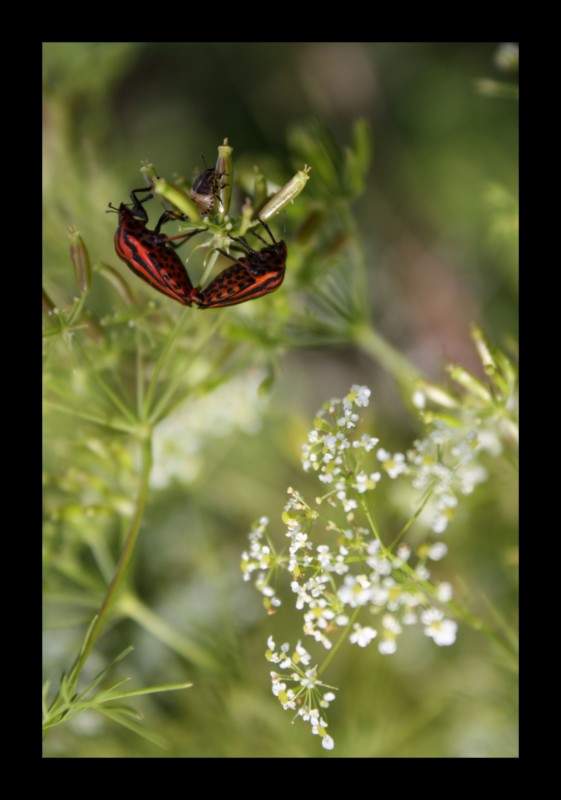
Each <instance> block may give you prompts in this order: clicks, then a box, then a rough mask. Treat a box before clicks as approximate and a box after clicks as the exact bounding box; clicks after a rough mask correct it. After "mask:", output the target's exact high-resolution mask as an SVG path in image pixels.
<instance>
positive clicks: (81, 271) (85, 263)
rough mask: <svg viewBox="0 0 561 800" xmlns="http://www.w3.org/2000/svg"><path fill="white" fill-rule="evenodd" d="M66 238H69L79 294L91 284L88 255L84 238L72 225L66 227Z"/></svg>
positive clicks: (87, 289)
mask: <svg viewBox="0 0 561 800" xmlns="http://www.w3.org/2000/svg"><path fill="white" fill-rule="evenodd" d="M68 238H69V239H70V258H71V260H72V264H73V265H74V274H75V276H76V283H77V285H78V289H79V290H80V292H81V294H84V293H85V292H87V291H89V289H90V287H91V285H92V267H91V263H90V256H89V253H88V250H87V248H86V245H85V244H84V240H83V239H82V237H81V236H80V233H79V231H78V230H77V229H76V228H75V227H74V226H73V225H71V226H70V227H69V228H68Z"/></svg>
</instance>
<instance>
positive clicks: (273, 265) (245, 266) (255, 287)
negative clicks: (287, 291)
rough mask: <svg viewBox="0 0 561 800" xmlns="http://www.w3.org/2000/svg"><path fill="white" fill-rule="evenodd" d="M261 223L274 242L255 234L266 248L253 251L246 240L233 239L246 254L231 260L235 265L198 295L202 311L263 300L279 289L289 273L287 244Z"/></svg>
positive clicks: (198, 303) (226, 254)
mask: <svg viewBox="0 0 561 800" xmlns="http://www.w3.org/2000/svg"><path fill="white" fill-rule="evenodd" d="M261 224H262V225H263V227H264V228H265V229H266V230H267V232H268V234H269V236H270V237H271V239H272V242H273V243H272V244H268V243H267V242H266V241H265V240H264V239H263V238H262V237H261V236H259V234H258V233H256V232H255V231H251V233H253V234H254V235H255V236H257V238H258V239H260V240H261V241H262V242H263V243H264V244H265V245H266V246H265V247H264V248H262V249H261V250H253V249H252V248H251V247H250V245H249V244H248V242H247V241H246V240H245V239H244V238H240V239H234V241H236V242H239V243H240V245H241V248H242V250H243V251H244V253H245V254H244V255H243V256H241V257H240V258H238V259H232V260H234V264H232V266H231V267H227V268H226V269H225V270H224V271H223V272H221V273H220V275H218V276H217V277H216V278H215V279H214V280H213V281H211V283H209V285H208V286H207V287H206V289H204V290H203V291H201V292H200V293H199V295H198V297H197V298H196V300H194V302H195V303H196V304H197V305H198V306H199V308H222V307H224V306H235V305H238V303H245V302H246V301H247V300H254V299H256V298H257V297H263V295H266V294H270V293H271V292H274V291H275V289H278V288H279V286H280V285H281V283H282V282H283V280H284V273H285V270H286V256H287V249H286V244H285V243H284V242H277V241H276V240H275V237H274V236H273V234H272V233H271V231H270V229H269V227H268V226H267V225H266V224H265V223H264V222H263V221H261ZM233 238H234V237H233ZM220 252H222V251H220ZM223 255H225V256H227V257H228V258H230V259H231V258H232V256H231V255H229V254H228V253H225V252H224V253H223Z"/></svg>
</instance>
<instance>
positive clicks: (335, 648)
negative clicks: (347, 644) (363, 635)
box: [318, 606, 360, 677]
mask: <svg viewBox="0 0 561 800" xmlns="http://www.w3.org/2000/svg"><path fill="white" fill-rule="evenodd" d="M359 612H360V606H357V607H356V608H355V610H354V611H353V613H352V614H351V617H350V619H349V621H348V623H347V624H346V625H345V627H344V628H343V632H342V633H341V635H340V636H339V638H338V639H337V641H336V642H335V644H334V645H333V647H332V649H331V651H330V653H329V655H328V656H327V658H326V659H325V661H324V662H323V664H322V665H321V667H320V668H319V669H318V677H319V676H320V675H321V674H322V673H324V672H325V670H326V669H327V667H328V666H329V665H330V664H331V662H332V661H333V659H334V658H335V655H336V653H337V651H338V650H339V648H340V647H341V645H342V644H343V642H344V641H345V639H346V638H347V636H348V635H349V633H350V631H351V628H352V627H353V624H354V622H355V620H356V618H357V617H358V615H359Z"/></svg>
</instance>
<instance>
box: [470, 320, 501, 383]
mask: <svg viewBox="0 0 561 800" xmlns="http://www.w3.org/2000/svg"><path fill="white" fill-rule="evenodd" d="M471 336H472V339H473V341H474V342H475V346H476V347H477V352H478V353H479V358H480V359H481V363H482V364H483V369H484V370H485V372H486V373H487V375H493V374H494V373H495V372H496V369H497V365H496V364H495V359H494V358H493V356H492V355H491V351H490V349H489V345H488V344H487V342H486V341H485V337H484V336H483V333H482V331H481V330H480V329H479V328H478V327H476V326H475V325H474V326H473V328H472V330H471Z"/></svg>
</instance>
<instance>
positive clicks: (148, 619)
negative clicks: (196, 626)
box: [119, 592, 218, 671]
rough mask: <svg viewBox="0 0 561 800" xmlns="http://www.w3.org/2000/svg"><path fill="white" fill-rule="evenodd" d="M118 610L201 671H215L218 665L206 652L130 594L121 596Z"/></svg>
mask: <svg viewBox="0 0 561 800" xmlns="http://www.w3.org/2000/svg"><path fill="white" fill-rule="evenodd" d="M119 610H120V611H122V612H123V613H124V614H126V615H127V616H128V617H129V618H130V619H132V620H134V621H135V622H136V623H138V625H140V626H141V627H142V628H144V630H146V631H148V632H149V633H151V634H152V636H154V637H155V638H156V639H158V640H159V641H160V642H163V644H165V645H167V646H168V647H169V648H171V649H172V650H173V651H174V652H175V653H177V654H178V655H179V656H181V657H182V658H184V659H186V660H187V661H189V662H190V663H192V664H196V665H197V666H198V667H202V668H203V669H211V670H214V671H216V669H217V667H218V663H217V662H216V661H215V659H214V658H213V657H212V656H211V655H210V654H209V653H208V652H207V651H206V650H204V649H203V648H202V647H200V646H199V645H198V644H196V643H195V642H193V641H191V640H190V639H188V638H187V637H186V636H184V635H182V634H180V633H179V632H178V631H176V630H175V629H174V628H173V627H172V626H171V625H169V624H168V623H167V622H166V621H165V620H164V619H162V618H161V617H160V616H159V615H158V614H156V613H155V612H154V611H152V610H151V609H150V608H148V607H147V606H145V605H144V603H142V602H141V600H139V598H138V597H136V596H135V595H134V594H132V592H127V593H126V594H123V595H121V598H120V600H119Z"/></svg>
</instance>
